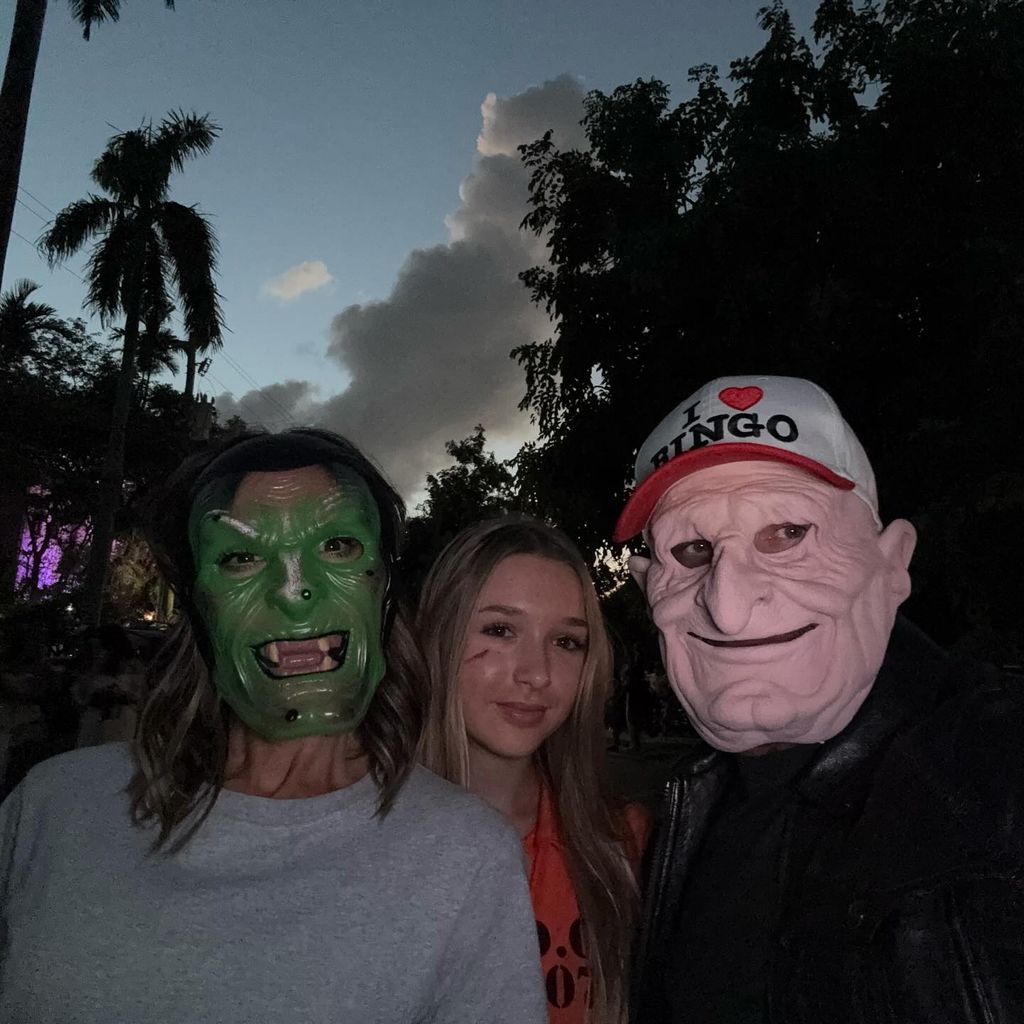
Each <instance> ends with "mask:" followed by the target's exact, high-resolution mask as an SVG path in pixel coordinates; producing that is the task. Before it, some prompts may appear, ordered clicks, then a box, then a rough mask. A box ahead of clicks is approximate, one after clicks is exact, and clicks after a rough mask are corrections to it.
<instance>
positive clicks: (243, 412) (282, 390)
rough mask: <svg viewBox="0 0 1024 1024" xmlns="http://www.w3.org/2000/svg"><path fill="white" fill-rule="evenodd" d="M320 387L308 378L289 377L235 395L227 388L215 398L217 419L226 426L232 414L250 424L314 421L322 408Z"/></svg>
mask: <svg viewBox="0 0 1024 1024" xmlns="http://www.w3.org/2000/svg"><path fill="white" fill-rule="evenodd" d="M317 393H318V392H317V387H316V385H315V384H313V383H312V382H311V381H308V380H286V381H284V382H283V383H281V384H268V385H267V386H266V387H265V388H260V389H259V390H256V391H248V392H246V393H245V394H244V395H242V397H241V398H235V396H234V395H233V394H231V393H230V392H228V391H225V392H223V393H222V394H220V395H218V396H217V397H216V399H215V404H216V406H217V419H218V421H219V422H220V424H221V425H222V426H223V425H224V424H225V423H227V421H228V420H229V419H231V417H232V416H240V417H241V418H242V419H243V420H245V422H246V423H248V424H249V426H250V427H265V428H266V429H267V430H287V429H288V427H291V426H302V425H304V424H306V423H309V422H312V421H313V420H314V419H315V418H316V415H317V412H318V410H319V402H318V401H317Z"/></svg>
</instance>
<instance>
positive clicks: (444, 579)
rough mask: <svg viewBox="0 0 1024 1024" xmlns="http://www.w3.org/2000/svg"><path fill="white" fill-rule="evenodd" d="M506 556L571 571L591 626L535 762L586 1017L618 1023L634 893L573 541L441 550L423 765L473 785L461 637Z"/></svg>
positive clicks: (506, 529) (475, 543)
mask: <svg viewBox="0 0 1024 1024" xmlns="http://www.w3.org/2000/svg"><path fill="white" fill-rule="evenodd" d="M511 555H537V556H539V557H541V558H547V559H550V560H551V561H553V562H558V563H560V564H562V565H565V566H567V567H568V568H570V569H571V570H572V571H573V573H574V574H575V575H576V577H577V578H578V579H579V581H580V586H581V588H582V590H583V606H584V609H585V615H586V620H587V628H588V641H587V653H586V658H585V660H584V664H583V670H582V674H581V678H580V686H579V689H578V690H577V694H576V700H575V703H574V704H573V708H572V711H571V712H570V714H569V717H568V718H567V719H566V721H565V722H564V723H563V724H562V725H561V726H559V728H558V729H557V730H556V731H555V732H554V733H553V734H552V735H551V736H550V737H548V739H547V740H546V741H545V742H544V744H543V746H542V747H541V749H540V750H539V751H538V752H537V761H538V765H539V767H540V769H541V772H542V773H543V775H544V778H545V780H546V782H547V784H548V785H549V786H550V788H551V791H552V795H553V797H554V801H555V804H556V806H557V808H558V817H559V821H560V824H561V828H562V832H563V836H562V839H563V841H564V843H565V847H566V851H567V860H568V866H569V874H570V877H571V878H572V881H573V887H574V889H575V891H576V900H577V903H578V905H579V910H580V921H581V924H582V928H583V933H584V940H585V948H586V950H587V956H588V960H589V967H590V978H591V995H592V1000H591V1001H592V1007H593V1008H592V1011H591V1019H592V1020H594V1021H599V1022H601V1024H612V1022H618V1021H620V1020H623V1019H624V1018H625V1009H626V1002H627V999H626V988H627V984H626V983H627V977H628V970H629V959H630V943H631V940H632V937H633V932H634V929H635V927H636V923H637V918H638V913H639V909H638V903H639V897H638V892H637V885H636V879H635V878H634V875H633V871H632V869H631V867H630V855H633V854H636V853H637V852H638V851H634V850H632V848H631V847H632V842H633V839H632V836H631V835H630V834H629V830H628V827H627V825H626V822H625V820H624V817H623V815H622V813H621V810H620V808H619V807H618V806H617V805H616V802H615V801H614V799H613V798H612V794H611V792H610V789H609V788H608V783H607V778H606V773H605V770H604V767H605V764H604V763H605V738H604V708H605V703H606V702H607V700H608V697H609V695H610V689H611V683H612V651H611V645H610V643H609V641H608V634H607V632H606V630H605V626H604V619H603V616H602V614H601V607H600V604H599V603H598V600H597V594H596V592H595V590H594V584H593V582H592V580H591V578H590V573H589V571H588V569H587V566H586V564H585V563H584V561H583V559H582V557H581V556H580V554H579V551H578V550H577V549H576V547H575V545H574V544H573V543H572V541H570V540H569V538H568V537H566V536H565V534H564V533H562V531H561V530H558V529H556V528H554V527H552V526H549V525H547V524H546V523H543V522H540V521H539V520H536V519H532V518H528V517H525V516H519V515H515V516H504V517H501V518H498V519H491V520H486V521H484V522H481V523H478V524H476V525H475V526H471V527H469V528H468V529H466V530H464V531H463V532H462V533H461V534H459V535H458V536H457V537H456V538H455V539H454V540H453V541H452V542H451V543H450V544H449V545H448V546H447V547H446V548H445V549H444V551H442V552H441V554H440V556H439V557H438V559H437V561H436V562H435V564H434V566H433V568H432V569H431V570H430V573H429V575H428V576H427V579H426V581H425V582H424V584H423V591H422V594H421V597H420V605H419V614H418V616H417V620H416V626H417V632H418V634H419V638H420V643H421V646H422V649H423V653H424V656H425V659H426V663H427V675H428V678H429V680H430V704H429V712H428V716H427V727H426V731H425V733H424V743H423V760H424V762H425V763H426V764H427V766H428V767H429V768H431V769H433V770H434V771H435V772H437V773H438V774H439V775H442V776H444V777H445V778H446V779H448V780H450V781H451V782H455V783H457V784H459V785H461V786H467V787H468V785H469V781H470V780H469V741H468V739H467V736H466V726H465V722H464V719H463V715H462V702H461V700H460V699H459V689H458V676H459V666H460V664H461V662H462V653H463V650H464V647H465V639H466V630H467V626H468V623H469V620H470V617H471V616H472V614H473V612H474V611H475V608H476V604H477V602H478V599H479V595H480V590H481V588H482V587H483V586H484V583H485V582H486V580H487V578H488V577H489V576H490V575H491V573H492V572H493V571H494V569H495V567H496V566H497V565H498V564H499V563H500V562H501V561H503V560H504V559H506V558H508V557H510V556H511Z"/></svg>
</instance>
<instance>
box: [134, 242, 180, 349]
mask: <svg viewBox="0 0 1024 1024" xmlns="http://www.w3.org/2000/svg"><path fill="white" fill-rule="evenodd" d="M170 272H171V268H170V266H169V261H168V259H167V255H166V253H165V251H164V247H163V245H162V244H161V239H160V236H159V235H158V234H157V232H156V231H153V232H152V233H151V234H150V237H149V244H148V247H147V249H146V256H145V261H144V265H143V268H142V311H143V317H142V318H143V321H144V322H145V324H146V330H147V331H148V332H149V333H151V334H155V333H156V332H157V331H158V330H159V329H160V326H161V324H163V322H164V321H165V320H166V319H167V318H168V317H169V316H170V315H171V312H172V311H173V309H174V306H173V305H172V303H171V300H170V296H168V294H167V280H168V277H169V275H170Z"/></svg>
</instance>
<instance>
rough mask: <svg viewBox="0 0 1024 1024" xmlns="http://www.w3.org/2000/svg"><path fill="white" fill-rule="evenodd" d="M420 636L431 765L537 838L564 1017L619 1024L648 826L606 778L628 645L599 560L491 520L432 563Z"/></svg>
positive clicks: (552, 986)
mask: <svg viewBox="0 0 1024 1024" xmlns="http://www.w3.org/2000/svg"><path fill="white" fill-rule="evenodd" d="M417 629H418V632H419V635H420V638H421V643H422V646H423V650H424V654H425V656H426V660H427V668H428V678H429V681H430V710H429V716H428V724H427V730H426V733H425V740H424V760H425V761H426V763H427V765H428V766H429V767H430V768H432V769H433V770H434V771H435V772H437V773H438V774H440V775H442V776H444V777H445V778H447V779H449V780H450V781H452V782H456V783H458V784H459V785H462V786H465V787H466V788H468V789H469V790H471V791H472V792H474V793H476V794H477V795H478V796H480V797H482V798H483V799H484V800H486V801H487V802H488V803H490V804H491V805H492V806H494V807H495V808H496V809H497V810H499V811H501V812H502V813H503V814H504V815H505V817H506V818H507V819H508V820H509V821H510V822H511V823H512V825H513V826H515V828H516V829H517V831H518V832H519V835H520V836H521V838H522V841H523V846H524V850H525V853H526V857H527V861H528V869H529V879H530V895H531V898H532V901H533V908H534V915H535V917H536V918H537V931H538V938H539V941H540V952H541V961H542V970H543V974H544V982H545V987H546V990H547V996H548V1009H549V1015H550V1020H551V1022H552V1024H581V1022H584V1021H589V1022H593V1024H617V1022H619V1021H621V1020H624V1018H625V1010H626V988H627V973H628V966H629V954H630V943H631V939H632V935H633V931H634V928H635V925H636V921H637V914H638V893H637V883H636V870H637V864H638V862H639V859H640V855H641V852H642V847H643V844H644V842H645V840H646V834H647V830H648V819H647V815H646V812H645V811H644V810H643V809H642V808H641V807H640V806H639V805H629V806H626V807H623V806H621V805H620V804H618V803H617V802H616V801H615V800H614V799H613V797H612V795H611V793H610V791H609V788H608V785H607V780H606V777H605V772H604V760H605V735H604V708H605V704H606V702H607V700H608V697H609V695H610V688H611V684H612V652H611V646H610V644H609V641H608V635H607V633H606V631H605V627H604V622H603V618H602V614H601V608H600V605H599V604H598V599H597V594H596V593H595V590H594V585H593V582H592V581H591V578H590V574H589V571H588V569H587V566H586V564H585V563H584V561H583V559H582V557H581V556H580V554H579V551H578V550H577V549H576V547H575V545H574V544H573V543H572V542H571V541H570V540H569V539H568V537H566V536H565V534H563V533H562V532H561V531H560V530H557V529H555V528H554V527H552V526H549V525H547V524H545V523H543V522H540V521H538V520H536V519H531V518H527V517H524V516H506V517H502V518H499V519H493V520H488V521H485V522H481V523H478V524H476V525H475V526H472V527H470V528H468V529H466V530H465V531H463V532H462V533H461V534H459V536H457V537H456V538H455V539H454V540H453V541H452V542H451V543H450V544H449V545H448V546H447V547H446V548H445V549H444V551H443V552H442V553H441V555H440V557H439V558H438V560H437V562H436V563H435V565H434V567H433V568H432V569H431V571H430V573H429V575H428V577H427V579H426V582H425V583H424V586H423V592H422V595H421V599H420V607H419V613H418V617H417Z"/></svg>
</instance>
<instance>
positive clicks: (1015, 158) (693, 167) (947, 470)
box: [517, 0, 1024, 661]
mask: <svg viewBox="0 0 1024 1024" xmlns="http://www.w3.org/2000/svg"><path fill="white" fill-rule="evenodd" d="M760 17H761V24H762V27H763V28H764V30H765V32H766V41H765V44H764V46H763V47H762V49H761V50H760V51H759V52H758V53H756V54H755V55H754V56H753V57H750V58H745V59H741V60H736V61H734V62H733V63H732V65H731V67H730V71H729V74H728V82H723V81H722V80H721V78H720V76H719V74H718V72H717V70H716V69H715V68H712V67H706V66H705V67H698V68H695V69H693V71H692V72H691V76H690V81H691V86H692V88H691V93H692V95H691V98H689V99H687V100H685V101H683V102H682V103H678V104H675V105H673V104H672V103H671V102H670V98H669V90H668V88H667V86H666V85H665V84H664V83H661V82H658V81H654V80H649V81H637V82H634V83H631V84H629V85H624V86H621V87H619V88H617V89H615V90H614V91H613V92H612V93H610V94H603V93H600V92H593V93H591V94H590V95H589V96H588V98H587V101H586V117H585V121H584V125H585V128H586V133H587V138H588V140H589V144H590V146H589V149H588V150H587V151H586V152H579V151H570V152H562V151H559V150H558V149H556V148H555V147H554V145H553V144H552V141H551V139H550V137H545V138H542V139H540V140H538V141H537V142H536V143H534V144H532V145H530V146H526V147H523V156H524V159H525V160H526V161H527V163H528V165H529V166H530V167H531V169H532V175H533V177H532V185H531V204H532V209H531V212H530V214H529V216H528V217H527V219H526V222H525V223H526V226H527V227H529V228H530V229H532V230H534V231H536V232H538V233H543V234H545V235H546V236H547V238H548V239H549V242H550V264H549V265H548V266H543V267H536V268H533V269H531V270H528V271H527V272H526V273H524V274H523V275H522V276H523V280H524V282H525V283H526V285H527V286H528V287H529V288H530V289H531V291H532V294H533V297H534V299H535V300H536V301H537V302H538V303H540V304H542V305H544V306H545V307H546V308H547V310H548V311H549V312H550V313H551V315H552V317H553V318H554V321H553V333H552V336H551V338H550V339H547V340H539V341H538V342H536V343H535V344H533V345H530V346H526V347H525V348H523V349H520V350H518V352H517V356H518V358H519V359H520V361H521V362H522V364H523V366H524V367H525V370H526V374H527V395H526V404H527V405H528V406H529V408H530V410H531V412H532V413H533V414H534V416H535V418H536V420H537V422H538V424H539V426H540V433H541V439H540V442H539V443H538V445H537V446H535V447H533V448H532V449H529V450H528V451H526V452H524V453H523V455H522V456H521V457H520V460H519V469H520V484H521V487H522V490H523V494H524V495H525V496H526V497H528V499H529V501H530V503H531V504H532V505H533V506H534V507H536V508H539V509H541V510H542V511H544V512H545V513H547V514H549V515H551V516H552V517H553V518H555V519H557V520H558V521H559V522H560V523H561V524H562V525H563V526H564V527H565V528H566V529H567V530H568V531H569V532H570V534H572V535H573V536H576V537H577V538H579V540H580V541H581V543H582V544H583V546H584V547H585V548H586V549H587V550H588V551H589V552H591V553H597V552H599V551H601V550H602V549H603V548H605V547H606V546H607V543H608V538H609V536H610V535H611V530H612V526H613V524H614V521H615V518H616V516H617V514H618V512H619V511H620V509H621V507H622V505H623V502H624V500H625V497H626V495H627V492H628V489H629V485H630V480H631V469H632V459H633V455H634V451H635V449H636V447H637V446H639V444H640V443H641V442H642V441H643V439H644V438H645V437H646V435H647V434H648V432H649V431H650V430H651V429H652V428H653V427H654V426H655V425H656V423H657V422H658V421H659V420H660V419H661V418H662V417H663V416H664V415H665V414H666V413H667V412H668V411H669V410H671V409H672V408H673V407H674V406H675V405H676V404H678V403H679V402H680V401H681V400H682V399H683V398H684V397H685V396H686V395H687V394H689V393H690V392H691V391H693V390H695V389H696V388H697V387H699V386H700V385H701V384H702V383H704V382H705V381H706V380H709V379H711V378H713V377H716V376H720V375H724V374H732V373H747V372H749V373H780V374H791V375H798V376H806V377H810V378H811V379H813V380H816V381H818V382H819V383H820V384H822V385H823V386H824V387H825V388H826V389H827V390H829V391H830V392H831V393H832V394H833V396H834V397H835V398H836V400H837V401H838V403H839V405H840V407H841V408H842V409H843V411H844V414H845V415H846V417H847V419H848V420H849V421H850V423H851V424H852V425H853V427H854V429H855V430H856V431H857V433H858V435H859V436H860V438H861V440H862V441H863V443H864V445H865V447H866V448H867V450H868V452H869V454H870V455H871V457H872V460H873V463H874V467H875V470H876V474H877V476H878V482H879V492H880V495H881V499H882V506H883V507H882V513H883V518H886V519H888V518H892V517H896V516H905V517H908V518H910V519H912V520H913V522H914V523H915V525H916V526H917V528H918V530H919V532H920V535H921V542H920V546H919V549H918V555H917V557H916V560H915V565H914V579H915V596H914V597H913V598H912V599H911V601H910V603H909V604H908V606H907V608H908V612H909V614H911V615H912V616H913V617H915V618H916V619H917V620H918V621H919V622H920V623H921V624H922V625H924V626H925V627H926V628H927V629H929V630H930V631H931V632H932V633H933V634H934V635H935V636H936V638H937V639H938V640H940V641H941V642H943V643H946V644H959V645H960V646H961V647H965V648H969V649H973V650H977V651H978V652H979V653H985V654H987V655H988V656H990V657H994V658H996V659H997V660H1003V661H1020V660H1021V658H1022V656H1024V650H1022V630H1021V618H1022V617H1021V609H1022V608H1024V583H1022V575H1024V574H1022V568H1024V541H1022V531H1021V529H1020V525H1019V524H1020V523H1021V522H1022V521H1024V461H1022V459H1021V456H1020V454H1019V448H1020V442H1021V438H1022V437H1024V403H1022V402H1021V400H1020V398H1019V395H1018V392H1019V390H1020V388H1021V381H1022V380H1024V373H1022V371H1024V354H1022V347H1021V343H1020V338H1021V327H1022V323H1024V315H1022V314H1024V189H1022V188H1021V184H1020V183H1021V169H1022V166H1024V160H1022V157H1024V121H1022V119H1021V116H1020V111H1021V110H1022V109H1024V4H1022V3H1021V2H1020V0H889V2H887V3H883V4H875V3H866V4H861V5H859V6H854V4H853V3H851V2H848V0H824V2H823V3H821V5H820V7H819V9H818V13H817V18H816V21H815V24H814V40H813V45H811V44H808V43H807V42H806V41H804V40H803V39H800V38H798V37H797V36H796V34H795V32H794V30H793V26H792V22H791V20H790V17H789V15H788V13H787V12H786V9H785V7H784V5H783V4H782V3H781V2H776V3H774V4H773V5H771V6H769V7H766V8H764V9H763V10H762V12H761V15H760Z"/></svg>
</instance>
